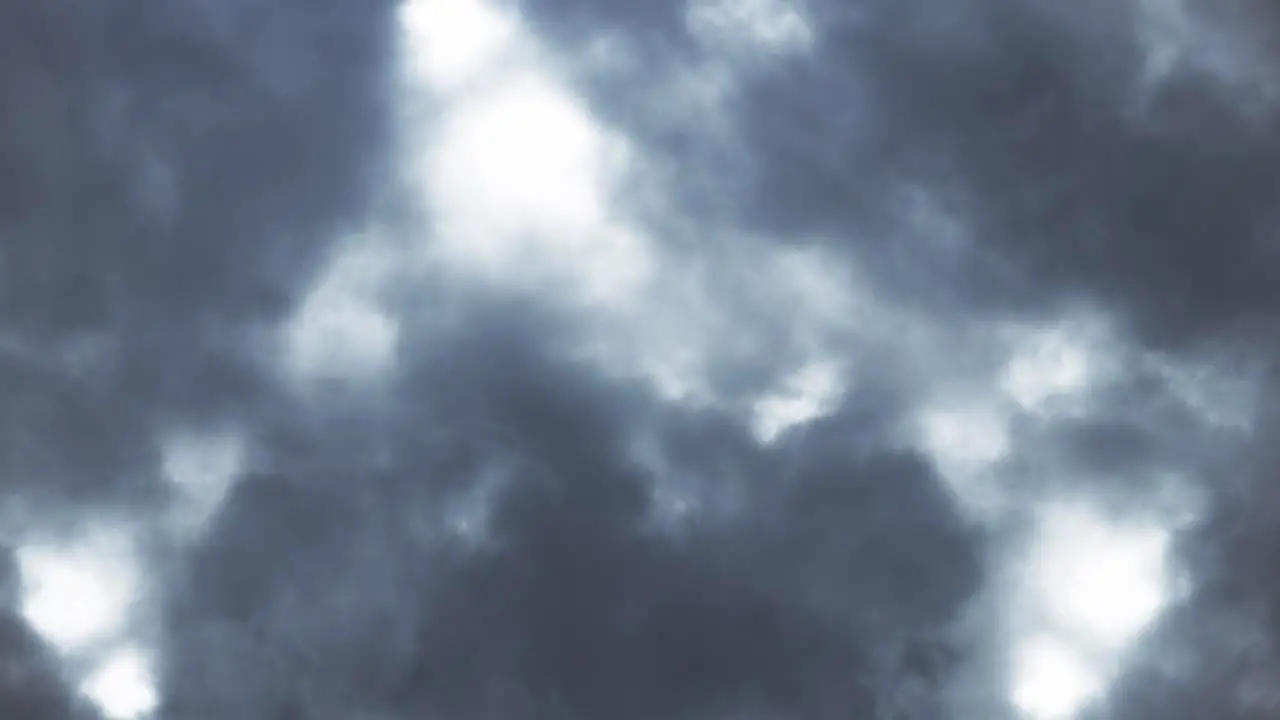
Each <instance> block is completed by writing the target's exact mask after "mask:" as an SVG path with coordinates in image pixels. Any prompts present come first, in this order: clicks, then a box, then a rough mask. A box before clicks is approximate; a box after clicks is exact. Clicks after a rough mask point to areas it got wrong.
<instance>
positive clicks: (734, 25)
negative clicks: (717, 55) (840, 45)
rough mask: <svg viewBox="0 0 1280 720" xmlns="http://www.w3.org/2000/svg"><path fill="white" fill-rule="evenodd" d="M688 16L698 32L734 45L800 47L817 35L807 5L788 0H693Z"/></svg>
mask: <svg viewBox="0 0 1280 720" xmlns="http://www.w3.org/2000/svg"><path fill="white" fill-rule="evenodd" d="M685 17H686V22H687V24H688V26H689V28H690V29H691V30H692V31H693V32H694V34H696V35H697V36H699V37H701V38H703V39H705V40H707V41H709V42H713V43H717V44H721V45H727V46H730V47H733V46H738V45H746V46H748V47H749V48H751V49H764V50H770V51H775V52H785V51H798V50H804V49H807V48H808V47H809V46H810V45H812V43H813V39H814V38H813V28H811V27H810V25H809V20H808V18H807V17H805V14H804V12H803V8H802V7H801V6H799V4H798V3H796V2H788V0H692V2H690V3H689V5H688V7H687V12H686V16H685Z"/></svg>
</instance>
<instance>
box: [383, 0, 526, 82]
mask: <svg viewBox="0 0 1280 720" xmlns="http://www.w3.org/2000/svg"><path fill="white" fill-rule="evenodd" d="M400 25H401V28H402V30H403V31H404V35H405V36H406V37H407V39H408V42H407V51H408V53H409V56H408V62H409V66H410V71H411V72H412V73H414V75H415V76H417V77H419V78H421V79H423V80H426V81H427V82H429V83H430V84H432V85H433V86H435V87H436V88H437V89H450V88H453V87H455V86H458V85H460V84H462V83H464V82H466V81H467V80H469V79H471V78H472V77H473V76H475V75H476V74H477V73H479V72H480V71H481V70H482V69H483V68H484V67H485V66H486V65H487V64H488V63H489V62H490V61H492V60H493V58H494V57H495V56H496V55H498V54H499V53H500V52H501V50H502V49H503V48H504V46H506V45H507V44H508V43H509V42H511V40H512V39H513V38H514V36H515V34H516V29H517V28H516V23H515V21H514V19H513V18H511V17H509V16H508V15H506V14H504V13H502V12H501V11H499V10H497V9H495V8H493V7H492V6H491V5H490V4H488V3H486V2H484V1H483V0H407V2H405V3H404V4H402V5H401V6H400Z"/></svg>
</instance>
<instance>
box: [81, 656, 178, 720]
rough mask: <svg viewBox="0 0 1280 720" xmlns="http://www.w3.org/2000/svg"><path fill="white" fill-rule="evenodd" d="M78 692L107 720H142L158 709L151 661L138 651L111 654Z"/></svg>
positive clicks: (158, 700)
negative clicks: (91, 702) (95, 706)
mask: <svg viewBox="0 0 1280 720" xmlns="http://www.w3.org/2000/svg"><path fill="white" fill-rule="evenodd" d="M80 691H81V692H82V693H83V694H84V696H85V697H87V698H89V699H90V700H92V701H93V702H94V704H95V705H97V706H98V709H99V710H101V711H102V714H103V715H104V716H106V718H107V720H141V718H145V717H148V716H150V715H151V713H153V712H154V711H155V709H156V707H157V706H158V705H159V702H160V699H159V697H158V695H157V692H156V687H155V678H154V677H153V676H152V671H151V664H150V660H149V658H148V657H147V655H146V653H144V652H143V651H142V650H141V649H139V648H137V647H132V646H125V647H122V648H119V649H117V650H116V651H115V652H113V653H111V654H110V655H109V656H108V657H107V659H106V660H105V661H104V662H103V663H102V664H101V665H100V666H98V667H97V668H96V669H95V670H94V671H93V673H92V674H90V675H89V677H88V678H87V679H86V680H85V681H84V684H83V685H81V688H80Z"/></svg>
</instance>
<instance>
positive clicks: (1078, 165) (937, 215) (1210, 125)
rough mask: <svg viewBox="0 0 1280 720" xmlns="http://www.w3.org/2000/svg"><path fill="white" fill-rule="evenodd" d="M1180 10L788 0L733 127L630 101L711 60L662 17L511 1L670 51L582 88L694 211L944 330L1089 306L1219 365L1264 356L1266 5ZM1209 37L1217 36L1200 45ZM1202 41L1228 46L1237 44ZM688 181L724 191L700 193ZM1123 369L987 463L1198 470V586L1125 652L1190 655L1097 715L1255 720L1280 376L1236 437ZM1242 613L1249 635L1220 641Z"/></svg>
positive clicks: (1126, 690) (1044, 470)
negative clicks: (817, 241) (636, 26)
mask: <svg viewBox="0 0 1280 720" xmlns="http://www.w3.org/2000/svg"><path fill="white" fill-rule="evenodd" d="M622 5H626V6H628V7H629V6H631V5H632V4H631V3H622ZM636 5H638V3H637V4H636ZM1174 5H1179V4H1173V3H1170V4H1168V6H1167V7H1165V9H1166V10H1169V11H1172V12H1178V8H1175V7H1174ZM1180 5H1181V6H1182V7H1183V8H1185V9H1186V13H1187V17H1186V19H1187V25H1186V27H1187V34H1186V36H1185V37H1184V38H1182V40H1188V41H1189V44H1188V45H1187V46H1184V47H1177V46H1176V45H1177V42H1178V41H1179V40H1178V39H1177V38H1175V39H1173V40H1168V39H1161V38H1159V37H1158V34H1159V27H1158V23H1157V21H1156V20H1154V19H1153V18H1152V17H1150V16H1149V12H1150V9H1149V8H1145V7H1144V6H1143V5H1142V4H1140V3H1134V2H1131V3H1097V2H1084V3H1070V4H1061V3H1040V2H1031V1H1028V2H1014V3H1008V2H994V1H990V2H989V1H986V0H963V1H961V2H936V1H931V0H912V1H908V2H853V3H842V2H816V3H806V4H805V6H806V7H807V8H808V9H809V11H810V16H811V18H812V21H813V23H812V24H813V27H814V28H815V30H816V33H817V38H818V42H817V44H816V47H815V48H814V49H813V51H812V52H810V53H801V54H799V55H797V56H794V57H790V58H784V59H781V60H778V61H776V62H774V63H773V64H772V65H769V66H768V67H767V69H766V70H765V71H764V72H748V73H745V74H744V77H745V80H744V81H743V85H742V90H741V92H740V93H738V94H737V95H734V96H733V97H732V98H731V99H730V101H729V102H727V103H726V104H725V106H724V107H725V112H726V113H729V114H730V118H729V120H728V122H727V123H725V125H727V127H728V128H729V130H730V134H729V137H727V138H726V137H720V136H718V135H717V133H718V132H719V128H720V127H721V125H717V124H715V123H705V122H699V118H700V117H703V118H705V116H699V115H698V114H697V113H694V114H684V115H681V114H680V113H681V112H683V111H685V110H686V109H682V108H678V107H675V108H669V109H668V112H669V113H671V114H674V115H675V116H676V117H677V118H678V120H677V121H672V120H671V119H670V118H669V117H664V115H663V111H664V108H663V107H662V106H661V104H660V103H658V104H657V109H655V108H654V104H653V103H646V101H645V93H646V92H649V93H652V94H653V96H660V95H661V90H662V88H663V87H665V85H664V81H665V79H666V78H668V77H670V76H671V75H672V74H674V73H677V72H679V71H680V69H681V68H684V69H692V68H695V67H697V63H698V62H700V61H703V60H705V53H704V50H703V49H701V48H700V47H699V45H698V42H697V40H696V38H694V37H692V36H691V35H690V34H689V33H688V32H687V31H686V30H684V29H683V28H680V27H679V26H678V25H673V23H672V20H671V18H670V17H669V16H668V15H667V14H661V15H660V16H657V15H655V16H654V18H656V19H654V21H653V22H652V23H651V25H650V26H648V27H647V28H646V30H645V31H643V32H636V33H631V34H628V33H627V32H626V27H627V25H628V24H629V23H632V22H635V17H634V13H632V14H628V12H627V11H622V10H619V11H618V12H617V14H616V15H613V16H610V17H601V16H600V14H599V13H598V12H595V11H592V10H589V9H583V8H576V9H575V8H574V7H571V6H567V5H566V4H565V3H563V2H556V3H552V2H545V3H544V2H538V1H536V0H534V1H531V2H527V3H525V4H524V6H525V7H528V8H530V10H531V12H533V13H534V15H535V16H536V17H538V18H539V19H538V20H537V21H538V22H542V23H544V24H547V25H551V26H556V27H559V28H561V31H562V33H563V34H564V35H566V36H567V37H570V38H574V37H576V38H577V39H578V40H579V41H580V42H583V44H584V45H585V44H586V39H587V38H589V37H591V36H592V34H593V33H595V34H598V33H619V32H620V33H622V34H623V35H624V36H627V37H630V38H632V39H633V42H634V43H635V45H636V46H637V48H638V49H633V52H635V53H636V54H637V55H638V56H640V57H643V58H646V60H649V59H654V58H662V59H665V62H664V61H662V60H654V61H653V62H640V63H636V64H633V65H628V66H626V68H625V70H624V71H616V70H613V69H612V68H609V69H606V70H603V71H594V70H593V71H591V72H586V73H584V77H585V82H584V87H585V88H586V89H587V91H588V92H589V93H590V94H591V96H592V99H593V102H594V103H595V104H596V105H597V106H598V107H599V108H600V109H601V112H602V114H603V115H604V116H606V117H609V118H610V119H611V120H613V121H614V122H617V123H619V124H621V125H623V126H625V127H628V129H629V130H630V131H632V135H633V136H634V137H636V138H641V139H642V140H643V141H644V142H646V143H647V147H649V148H650V149H651V150H652V151H653V152H655V153H657V154H659V155H661V156H664V157H667V158H669V159H670V160H671V162H672V163H673V165H675V166H676V167H678V168H679V171H678V172H675V173H673V174H672V175H673V176H674V177H678V178H679V182H681V183H684V186H685V189H686V193H685V195H684V196H683V197H684V202H685V205H686V206H687V207H689V208H691V210H692V211H693V212H702V213H718V214H719V215H720V216H721V217H722V218H728V219H730V220H731V221H734V222H737V223H739V224H740V225H741V226H743V227H746V228H750V229H751V230H752V231H753V232H759V231H760V230H761V229H769V230H772V231H774V232H775V233H776V234H777V235H779V236H781V237H784V238H785V237H813V236H815V235H819V236H823V237H827V238H831V241H832V243H833V245H834V246H835V247H839V248H842V249H846V250H848V251H849V252H850V253H852V254H853V255H854V256H855V257H857V258H858V260H859V261H860V262H862V263H863V264H864V265H865V266H866V267H868V268H870V271H869V272H868V276H869V278H870V279H871V281H872V282H875V283H876V284H877V287H878V289H879V290H880V291H882V292H883V293H884V294H885V295H886V296H889V297H893V298H897V299H899V300H903V301H905V302H907V303H909V304H911V305H914V306H918V307H919V306H923V307H925V308H928V309H929V311H930V312H933V313H940V317H949V318H953V319H954V321H955V322H956V323H957V324H964V323H966V322H968V321H969V320H971V319H972V318H973V317H975V316H976V315H981V314H996V315H999V316H1008V315H1010V314H1012V315H1023V316H1029V317H1040V316H1052V315H1054V314H1057V313H1060V312H1062V311H1063V309H1064V308H1068V307H1071V306H1072V304H1074V303H1078V302H1079V301H1084V302H1086V303H1088V304H1089V305H1091V306H1093V307H1097V308H1099V309H1100V310H1101V312H1103V313H1105V314H1106V315H1107V317H1108V318H1109V320H1110V321H1113V322H1115V323H1116V329H1117V331H1118V332H1119V341H1120V342H1122V343H1124V344H1126V345H1130V346H1132V347H1133V348H1134V349H1136V350H1138V351H1141V350H1144V349H1155V350H1160V351H1166V352H1171V353H1173V354H1172V355H1171V357H1173V358H1175V359H1179V360H1181V361H1186V362H1189V363H1192V364H1196V363H1199V362H1201V361H1202V358H1201V357H1200V356H1198V355H1197V354H1196V353H1197V352H1200V351H1204V350H1206V349H1209V350H1212V351H1214V352H1223V353H1225V354H1227V355H1233V356H1235V357H1243V358H1248V360H1247V361H1246V363H1244V364H1242V365H1241V366H1239V367H1231V368H1227V369H1226V370H1225V372H1227V373H1228V374H1229V375H1237V376H1241V377H1243V376H1245V375H1246V374H1247V373H1248V372H1249V371H1248V370H1247V368H1245V367H1244V365H1247V364H1248V363H1250V362H1255V363H1261V364H1262V365H1264V366H1272V367H1274V359H1275V358H1274V353H1275V345H1274V322H1273V319H1274V317H1275V314H1276V311H1277V307H1278V304H1277V301H1280V296H1278V295H1277V293H1280V282H1278V281H1280V276H1278V275H1280V263H1277V259H1278V256H1277V250H1278V249H1280V246H1278V245H1277V239H1276V238H1277V230H1278V229H1280V228H1277V222H1276V220H1277V217H1276V207H1277V200H1280V162H1278V161H1280V134H1278V132H1277V129H1276V125H1275V122H1274V118H1275V107H1274V105H1272V104H1269V103H1272V102H1273V99H1274V98H1273V94H1272V88H1271V87H1270V86H1269V85H1268V83H1270V82H1271V80H1270V79H1269V78H1268V77H1266V76H1267V74H1268V73H1266V72H1265V71H1262V70H1259V69H1258V68H1256V67H1251V66H1249V65H1248V63H1250V62H1253V63H1258V62H1259V61H1261V62H1262V63H1264V64H1263V65H1260V67H1266V66H1267V65H1265V63H1268V62H1273V60H1274V52H1275V46H1274V40H1273V37H1274V28H1275V15H1274V13H1273V12H1272V11H1270V10H1269V9H1268V7H1267V6H1265V5H1263V4H1259V3H1249V2H1238V3H1219V4H1210V3H1182V4H1180ZM662 7H663V8H670V7H671V5H670V4H663V5H662ZM566 15H568V16H570V17H571V19H569V20H566V19H565V16H566ZM584 24H586V25H587V27H588V30H586V31H584V30H583V29H582V28H583V27H584ZM1213 33H1216V34H1217V36H1218V37H1219V38H1220V39H1221V42H1219V43H1218V45H1217V46H1213V47H1211V48H1210V49H1209V50H1205V49H1204V48H1203V47H1200V48H1197V47H1195V45H1196V43H1197V42H1199V41H1200V40H1201V39H1202V38H1203V37H1208V36H1211V35H1212V34H1213ZM1162 42H1169V43H1171V44H1170V45H1166V46H1165V47H1163V48H1161V47H1159V44H1160V43H1162ZM1170 50H1171V51H1172V52H1173V53H1174V61H1175V62H1174V63H1173V64H1172V65H1171V66H1169V67H1166V68H1163V69H1161V68H1160V67H1159V61H1160V58H1159V54H1160V53H1161V52H1163V51H1170ZM1196 52H1218V53H1222V52H1229V53H1238V54H1237V55H1235V56H1234V60H1233V61H1234V62H1238V63H1243V65H1237V66H1236V67H1234V68H1232V67H1231V66H1230V62H1226V61H1223V60H1222V58H1220V57H1219V58H1217V59H1210V61H1205V58H1203V57H1201V58H1197V57H1195V56H1194V53H1196ZM1179 53H1184V56H1179ZM1214 62H1217V63H1218V65H1216V66H1215V65H1214ZM1224 68H1225V69H1224ZM753 70H754V68H753ZM619 78H625V79H626V81H627V82H625V83H621V82H618V80H619ZM673 126H675V128H676V130H675V131H673V130H672V127H673ZM691 146H693V147H694V148H695V149H694V150H692V151H691V150H690V147H691ZM707 187H714V188H717V189H718V190H719V191H720V194H719V195H716V193H715V192H712V193H711V195H712V197H711V198H710V199H709V200H708V195H707V194H706V192H705V190H706V188H707ZM726 193H727V196H726ZM921 198H923V199H924V202H921V201H920V199H921ZM1130 370H1132V369H1130ZM1123 375H1124V377H1125V379H1124V380H1122V381H1121V382H1119V383H1118V384H1117V385H1116V386H1114V387H1107V388H1105V389H1103V390H1101V391H1098V392H1097V393H1096V396H1095V398H1094V403H1093V405H1092V406H1091V408H1090V409H1089V411H1088V412H1087V413H1085V414H1084V415H1079V416H1071V417H1047V418H1046V417H1036V416H1029V417H1019V418H1015V423H1014V427H1015V440H1016V442H1017V444H1018V447H1019V448H1020V449H1019V451H1018V454H1017V455H1015V457H1014V458H1012V459H1011V460H1008V461H1007V463H1006V464H1007V465H1009V466H1010V467H1005V468H1002V469H1001V470H1000V471H1001V472H1010V473H1013V474H1015V475H1016V474H1019V473H1021V474H1022V475H1024V476H1025V478H1026V480H1025V482H1027V483H1029V484H1031V485H1043V484H1044V483H1046V482H1049V483H1066V485H1067V487H1066V488H1064V489H1067V490H1075V491H1087V492H1090V493H1094V494H1098V495H1099V496H1100V497H1110V498H1112V499H1116V500H1119V501H1121V502H1122V503H1128V504H1134V503H1138V504H1141V503H1143V502H1144V500H1143V498H1144V497H1146V495H1145V493H1149V492H1154V490H1155V488H1154V487H1153V486H1151V485H1148V484H1146V481H1145V480H1144V479H1143V478H1150V477H1151V476H1152V475H1153V474H1155V473H1158V472H1159V471H1160V470H1162V469H1174V470H1176V471H1180V472H1185V473H1187V474H1188V475H1190V476H1193V477H1196V476H1198V477H1201V478H1203V479H1202V481H1200V482H1199V486H1198V488H1197V489H1198V490H1200V491H1203V492H1204V494H1205V495H1206V497H1208V498H1209V508H1210V509H1209V512H1208V519H1207V520H1206V521H1205V523H1204V525H1203V526H1202V527H1200V528H1199V529H1197V530H1196V531H1195V532H1193V533H1191V534H1189V535H1188V537H1187V539H1186V541H1185V545H1186V547H1185V548H1184V549H1183V561H1184V562H1186V563H1187V564H1188V565H1189V566H1190V568H1191V574H1192V577H1193V579H1194V582H1195V583H1197V584H1198V585H1199V586H1200V587H1201V590H1198V591H1197V592H1196V593H1195V594H1194V595H1193V596H1192V597H1191V598H1189V599H1188V600H1187V601H1186V602H1185V605H1184V606H1183V607H1180V608H1179V609H1178V610H1177V611H1176V612H1174V613H1172V614H1171V615H1170V617H1169V618H1168V619H1167V620H1166V621H1165V622H1164V623H1163V624H1162V625H1161V627H1160V628H1158V629H1157V631H1155V632H1154V633H1153V634H1152V637H1151V639H1149V640H1148V641H1147V644H1146V646H1144V647H1145V649H1144V650H1142V651H1140V652H1139V654H1140V655H1141V654H1143V653H1147V654H1149V655H1151V656H1153V657H1156V658H1160V657H1162V656H1163V657H1166V658H1167V657H1179V658H1182V659H1184V660H1185V661H1186V663H1187V664H1186V667H1190V668H1196V670H1193V671H1187V670H1186V669H1185V668H1183V669H1181V670H1168V669H1167V668H1164V669H1162V668H1161V666H1160V663H1159V662H1155V663H1154V665H1153V666H1152V667H1149V666H1148V663H1146V662H1145V661H1138V665H1139V668H1140V669H1137V670H1135V671H1134V672H1133V673H1132V678H1131V679H1130V681H1129V682H1126V683H1123V684H1122V685H1121V686H1120V689H1119V690H1118V691H1117V695H1118V699H1117V705H1116V707H1115V708H1114V709H1113V712H1114V716H1115V717H1148V716H1149V717H1202V716H1215V717H1216V716H1219V715H1221V716H1223V717H1228V716H1229V717H1263V716H1267V717H1270V716H1273V715H1274V713H1275V712H1276V701H1275V700H1274V699H1272V700H1257V699H1256V698H1255V699H1254V700H1247V699H1245V698H1247V697H1248V696H1249V693H1253V695H1255V696H1256V695H1259V693H1260V691H1259V690H1258V688H1259V687H1266V686H1268V685H1269V686H1271V687H1274V686H1275V683H1276V682H1277V681H1276V678H1277V677H1278V675H1277V673H1278V672H1280V662H1277V660H1276V658H1277V655H1276V642H1277V641H1276V638H1277V637H1280V624H1278V623H1277V621H1276V619H1275V617H1274V616H1275V613H1274V611H1273V610H1270V609H1265V608H1274V607H1275V605H1276V598H1278V597H1280V587H1278V586H1277V584H1276V573H1275V569H1274V567H1273V566H1274V562H1271V561H1272V560H1274V554H1273V553H1272V552H1271V550H1270V549H1271V548H1274V547H1275V544H1276V538H1277V537H1280V526H1278V525H1277V523H1276V522H1275V521H1274V519H1272V517H1271V516H1272V515H1273V513H1274V507H1275V501H1274V493H1273V492H1272V491H1271V490H1270V489H1269V488H1270V487H1271V486H1272V485H1274V476H1275V464H1274V462H1273V461H1272V460H1271V459H1270V458H1271V455H1270V454H1269V453H1268V452H1267V449H1266V448H1265V447H1262V445H1263V444H1264V443H1265V440H1263V441H1261V442H1250V440H1251V437H1250V436H1252V438H1256V439H1261V438H1264V437H1266V436H1267V435H1268V434H1269V433H1270V432H1271V431H1272V430H1273V428H1274V422H1273V421H1269V420H1267V419H1266V415H1265V411H1266V409H1267V408H1270V407H1273V406H1274V399H1275V397H1276V396H1275V393H1274V392H1273V388H1274V381H1273V380H1270V376H1269V375H1268V376H1267V377H1266V378H1264V380H1263V382H1261V383H1260V384H1259V385H1258V387H1257V390H1256V392H1255V394H1256V395H1257V396H1258V398H1259V399H1258V405H1259V406H1260V407H1262V408H1263V409H1264V415H1263V417H1262V418H1258V419H1255V425H1254V429H1253V431H1252V432H1251V433H1241V432H1240V431H1239V429H1238V428H1237V429H1233V428H1224V427H1218V426H1212V427H1211V425H1213V423H1206V421H1205V417H1204V416H1203V415H1202V408H1198V407H1194V406H1193V404H1190V403H1188V402H1187V401H1186V399H1185V398H1181V397H1179V392H1178V390H1177V388H1176V387H1174V383H1172V382H1171V381H1170V380H1169V378H1167V377H1159V376H1156V375H1152V374H1149V373H1144V372H1143V371H1140V370H1135V371H1133V372H1129V371H1126V372H1125V373H1123ZM1214 399H1215V400H1217V399H1220V398H1214ZM1049 473H1056V475H1055V476H1054V477H1053V478H1051V479H1048V480H1046V479H1045V476H1046V475H1047V474H1049ZM1117 477H1123V478H1133V479H1126V480H1125V481H1124V483H1123V484H1124V487H1117V483H1116V481H1115V480H1114V478H1117ZM1232 528H1239V529H1235V530H1232ZM1261 558H1269V560H1263V559H1261ZM1268 562H1270V565H1268ZM1233 624H1234V625H1233ZM1221 625H1231V626H1232V627H1235V628H1236V629H1235V630H1233V631H1232V632H1234V633H1235V635H1236V637H1235V639H1233V640H1230V641H1228V640H1222V639H1218V640H1215V641H1213V642H1207V641H1206V638H1205V637H1204V631H1202V630H1201V629H1202V628H1204V627H1219V626H1221ZM1227 634H1230V633H1227ZM1250 634H1252V635H1253V636H1256V637H1259V638H1265V640H1260V641H1258V642H1255V643H1253V644H1249V643H1247V642H1245V641H1243V640H1241V639H1240V637H1239V636H1240V635H1244V636H1248V635H1250ZM1153 667H1154V669H1153ZM1246 686H1249V687H1246ZM1250 688H1252V689H1250ZM1261 694H1262V695H1264V696H1265V693H1261ZM1268 702H1269V703H1271V704H1269V705H1268V704H1267V703H1268ZM1245 708H1252V709H1245ZM1231 713H1236V714H1234V715H1232V714H1231ZM1249 713H1252V714H1249Z"/></svg>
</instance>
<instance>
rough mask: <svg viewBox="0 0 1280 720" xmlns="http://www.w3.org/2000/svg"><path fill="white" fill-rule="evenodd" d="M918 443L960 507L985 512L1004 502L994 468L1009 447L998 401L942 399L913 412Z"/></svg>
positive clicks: (980, 512)
mask: <svg viewBox="0 0 1280 720" xmlns="http://www.w3.org/2000/svg"><path fill="white" fill-rule="evenodd" d="M917 423H918V432H919V435H920V444H921V447H922V448H923V449H924V451H925V452H927V453H928V454H929V455H930V456H932V457H933V459H934V462H935V463H936V464H937V468H938V472H939V474H940V475H941V477H942V479H943V481H945V482H946V483H947V485H948V487H949V488H950V489H951V491H952V492H953V493H954V494H955V496H956V497H957V499H959V500H960V501H961V502H962V503H963V504H964V506H965V507H966V508H967V509H969V510H971V511H974V512H977V513H979V514H982V515H986V514H989V513H992V512H995V511H996V510H998V509H1000V508H1001V507H1002V505H1003V503H1004V497H1003V489H1002V488H1001V487H1000V486H999V485H998V484H997V482H996V479H995V477H994V474H993V473H994V466H995V464H996V463H998V462H1000V461H1001V460H1002V459H1004V458H1005V456H1006V455H1008V454H1009V452H1010V450H1011V445H1010V439H1009V430H1008V418H1007V413H1005V412H1004V411H1003V409H1002V408H1000V407H999V405H984V404H981V403H972V402H971V403H946V404H939V405H935V406H933V407H926V408H925V409H924V410H922V411H921V412H920V414H919V416H918V420H917Z"/></svg>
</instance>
